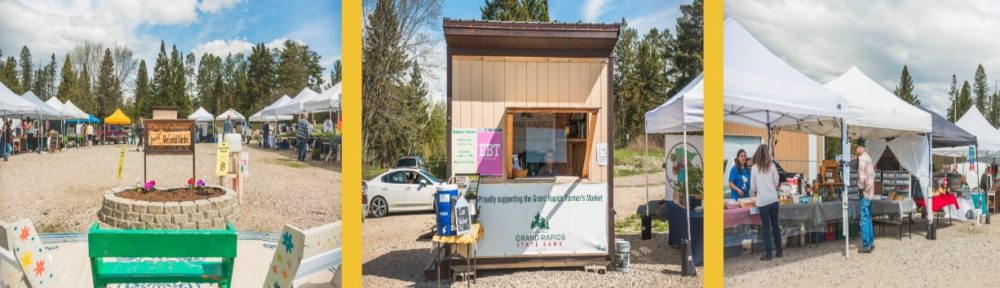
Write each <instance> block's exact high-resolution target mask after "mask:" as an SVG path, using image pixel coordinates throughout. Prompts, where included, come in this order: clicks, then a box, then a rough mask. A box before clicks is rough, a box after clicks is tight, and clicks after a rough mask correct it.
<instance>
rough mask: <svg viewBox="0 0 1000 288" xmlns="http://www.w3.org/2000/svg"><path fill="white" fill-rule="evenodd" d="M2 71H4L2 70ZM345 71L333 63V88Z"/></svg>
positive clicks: (338, 63)
mask: <svg viewBox="0 0 1000 288" xmlns="http://www.w3.org/2000/svg"><path fill="white" fill-rule="evenodd" d="M0 69H2V68H0ZM343 69H344V66H343V64H342V63H341V62H340V60H337V61H334V62H333V68H332V69H330V86H331V87H333V85H337V83H340V80H342V79H344V74H343V73H344V72H343Z"/></svg>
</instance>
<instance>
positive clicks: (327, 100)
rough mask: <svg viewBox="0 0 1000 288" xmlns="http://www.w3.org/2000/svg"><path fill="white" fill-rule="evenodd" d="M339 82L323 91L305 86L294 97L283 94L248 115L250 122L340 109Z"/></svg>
mask: <svg viewBox="0 0 1000 288" xmlns="http://www.w3.org/2000/svg"><path fill="white" fill-rule="evenodd" d="M341 93H342V89H341V83H337V85H333V87H330V89H326V91H323V93H316V92H315V91H313V90H312V89H309V88H305V89H302V91H301V92H299V94H298V95H296V96H295V97H294V98H291V97H288V95H283V96H281V97H280V98H278V100H276V101H274V103H271V105H267V107H264V109H261V110H260V111H258V112H257V113H254V114H253V115H250V122H275V121H288V120H292V116H293V115H296V114H301V113H317V112H333V111H339V110H340V102H341Z"/></svg>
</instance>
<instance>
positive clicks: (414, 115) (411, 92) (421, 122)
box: [401, 62, 429, 155]
mask: <svg viewBox="0 0 1000 288" xmlns="http://www.w3.org/2000/svg"><path fill="white" fill-rule="evenodd" d="M411 66H412V70H411V71H410V81H409V82H408V83H407V84H406V87H405V88H404V89H403V93H402V96H403V99H402V100H403V103H404V105H405V106H404V107H403V111H406V116H407V118H409V119H406V120H405V121H403V122H402V123H401V124H403V125H406V127H405V128H406V130H408V131H425V133H420V134H412V133H411V134H409V135H408V136H410V138H409V139H405V140H406V142H407V145H406V149H407V151H406V154H410V155H412V154H413V153H414V152H416V151H415V150H416V149H418V148H420V147H423V144H424V143H425V140H426V137H425V136H423V135H427V134H426V131H427V130H426V129H427V125H426V124H427V118H428V117H429V115H428V114H427V113H428V112H429V111H428V110H427V87H426V86H425V85H424V79H423V78H422V77H421V76H420V74H421V71H420V64H419V63H417V62H414V63H413V64H412V65H411Z"/></svg>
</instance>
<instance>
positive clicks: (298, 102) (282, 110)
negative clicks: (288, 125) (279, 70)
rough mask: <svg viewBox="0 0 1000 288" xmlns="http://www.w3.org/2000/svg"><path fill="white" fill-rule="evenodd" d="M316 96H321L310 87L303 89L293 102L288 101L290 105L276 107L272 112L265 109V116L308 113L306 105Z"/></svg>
mask: <svg viewBox="0 0 1000 288" xmlns="http://www.w3.org/2000/svg"><path fill="white" fill-rule="evenodd" d="M316 96H319V94H317V93H316V91H313V90H312V89H309V88H308V87H306V88H303V89H302V91H301V92H299V94H298V95H295V98H292V101H288V103H285V104H281V105H278V106H275V107H274V108H271V111H270V112H269V111H268V109H264V114H265V115H272V114H274V115H295V114H299V113H304V112H307V111H306V109H305V107H304V103H305V102H306V101H309V100H312V99H313V98H316Z"/></svg>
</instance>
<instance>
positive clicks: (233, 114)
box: [215, 108, 247, 120]
mask: <svg viewBox="0 0 1000 288" xmlns="http://www.w3.org/2000/svg"><path fill="white" fill-rule="evenodd" d="M227 118H229V119H232V120H246V119H247V118H246V117H243V114H240V112H237V111H236V110H234V109H233V108H229V110H226V112H222V114H219V116H217V117H215V120H226V119H227Z"/></svg>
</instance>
